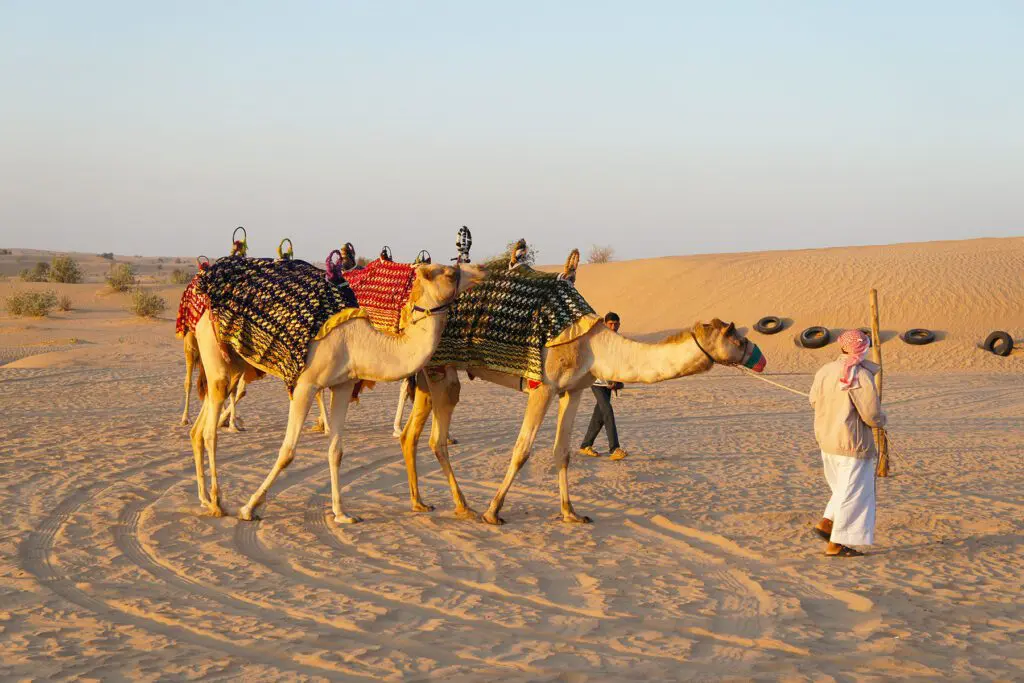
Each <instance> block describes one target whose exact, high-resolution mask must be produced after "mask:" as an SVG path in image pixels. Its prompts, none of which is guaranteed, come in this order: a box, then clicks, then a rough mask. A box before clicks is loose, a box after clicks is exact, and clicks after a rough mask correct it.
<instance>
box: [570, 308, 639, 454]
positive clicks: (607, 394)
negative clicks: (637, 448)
mask: <svg viewBox="0 0 1024 683" xmlns="http://www.w3.org/2000/svg"><path fill="white" fill-rule="evenodd" d="M604 324H605V325H607V326H608V329H610V330H611V331H612V332H618V331H619V324H620V320H619V315H618V314H617V313H608V314H607V315H606V316H605V317H604ZM621 388H622V382H610V381H607V380H603V379H598V380H597V381H596V382H594V384H593V386H592V387H591V389H592V390H593V392H594V398H595V399H596V400H597V404H596V405H595V406H594V414H593V415H592V416H591V418H590V426H589V427H588V428H587V434H586V436H584V437H583V443H582V444H580V453H581V454H582V455H589V456H590V457H592V458H597V457H600V455H601V454H600V453H598V452H597V451H595V450H594V439H596V438H597V435H598V434H599V433H600V432H601V428H602V427H604V430H605V432H606V433H607V434H608V450H609V451H611V456H610V457H611V459H612V460H622V459H623V458H625V457H626V456H628V455H629V453H627V452H626V451H624V450H623V449H622V448H621V447H619V432H618V430H617V429H616V428H615V411H614V410H612V392H613V391H614V392H615V394H616V395H618V393H619V389H621Z"/></svg>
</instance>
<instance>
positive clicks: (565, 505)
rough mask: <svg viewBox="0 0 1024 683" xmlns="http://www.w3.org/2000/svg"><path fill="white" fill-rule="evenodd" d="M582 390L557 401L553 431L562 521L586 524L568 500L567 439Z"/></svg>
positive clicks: (588, 520)
mask: <svg viewBox="0 0 1024 683" xmlns="http://www.w3.org/2000/svg"><path fill="white" fill-rule="evenodd" d="M581 394H582V390H576V391H568V392H566V393H564V394H562V396H561V397H560V398H559V399H558V428H557V430H556V431H555V452H554V461H555V462H557V463H558V492H559V494H560V495H561V498H562V521H563V522H575V523H587V522H590V517H585V516H582V515H577V514H576V511H575V510H573V509H572V501H570V500H569V439H570V438H571V437H572V425H573V423H574V422H575V421H576V410H577V409H578V408H579V407H580V395H581Z"/></svg>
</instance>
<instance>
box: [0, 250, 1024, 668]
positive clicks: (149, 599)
mask: <svg viewBox="0 0 1024 683" xmlns="http://www.w3.org/2000/svg"><path fill="white" fill-rule="evenodd" d="M5 246H7V245H5ZM582 246H585V245H581V247H582ZM296 255H297V256H298V257H299V258H303V257H305V258H309V259H310V260H314V259H319V256H318V255H316V256H314V255H303V254H301V253H297V254H296ZM397 255H399V256H401V254H397ZM51 256H52V254H49V253H44V252H33V251H30V250H20V249H14V250H13V254H10V255H3V256H0V276H7V279H6V280H5V281H3V282H0V299H3V298H6V296H7V295H9V294H10V293H11V292H12V291H15V290H23V289H55V290H57V291H58V292H60V293H66V294H68V295H69V296H70V297H71V299H72V302H73V308H72V310H71V311H68V312H55V313H52V314H51V315H50V316H48V317H46V318H39V319H35V318H13V317H10V316H9V315H8V314H7V313H6V312H3V313H0V416H2V417H0V506H2V509H3V510H4V514H3V522H2V524H0V576H2V581H0V677H2V678H4V679H11V680H18V679H51V678H57V679H69V678H75V679H83V680H90V679H92V680H100V679H102V680H118V679H132V680H156V679H166V678H170V679H199V678H204V679H205V678H211V679H283V678H288V679H300V680H322V679H334V680H360V679H386V680H412V681H416V680H428V679H441V680H452V681H481V680H483V681H493V680H502V681H535V680H537V681H556V680H557V681H574V682H582V681H605V680H608V681H617V680H680V679H697V680H704V679H714V680H721V679H726V680H750V679H756V680H792V681H797V680H888V679H892V678H896V677H917V678H926V679H935V678H939V677H948V678H952V679H959V680H979V679H980V680H1000V679H1001V680H1019V679H1020V676H1021V673H1020V672H1021V671H1022V670H1024V650H1022V648H1021V642H1022V637H1024V636H1022V629H1024V607H1022V606H1021V605H1022V601H1021V589H1020V582H1021V560H1020V557H1021V545H1022V538H1024V536H1022V534H1024V497H1022V491H1024V419H1022V418H1024V392H1022V391H1021V386H1022V383H1021V374H1022V372H1024V352H1022V351H1021V349H1020V348H1017V349H1016V350H1015V351H1014V352H1013V353H1012V354H1011V356H1009V357H1007V358H999V357H996V356H994V355H992V354H990V353H987V352H985V351H983V350H982V349H980V348H978V344H979V343H980V342H981V341H982V340H983V339H984V338H985V336H986V335H987V334H988V333H989V332H991V331H993V330H997V329H1002V330H1007V331H1009V332H1010V333H1011V334H1012V335H1013V336H1014V338H1015V339H1016V340H1017V343H1018V345H1019V344H1020V342H1021V337H1022V336H1024V305H1022V303H1024V279H1022V276H1021V272H1022V265H1024V238H1013V239H991V240H971V241H959V242H934V243H922V244H905V245H895V246H885V247H863V248H840V249H827V250H807V251H791V252H767V253H749V254H726V255H712V256H686V257H667V258H661V259H652V260H643V261H629V262H621V263H614V262H613V263H609V264H604V265H594V266H583V267H582V268H581V270H580V274H579V279H578V283H577V284H578V287H579V288H580V290H581V291H582V292H583V294H584V295H585V296H586V297H587V299H588V300H589V301H590V302H591V304H593V305H594V307H595V308H596V309H598V311H599V312H602V313H603V312H604V311H606V310H608V309H614V310H616V311H617V312H618V313H620V315H621V316H622V319H623V329H622V331H623V333H625V334H627V335H629V336H634V337H637V338H641V339H656V338H658V337H660V336H663V335H667V334H668V333H670V332H671V331H674V330H677V329H679V328H681V327H685V326H688V325H689V324H690V323H692V322H693V321H695V320H697V319H709V318H711V317H716V316H717V317H720V318H723V319H726V320H733V321H735V322H736V324H737V326H738V327H739V328H740V329H741V331H744V332H746V333H747V334H748V335H749V336H750V338H751V339H753V340H754V341H756V342H757V343H758V344H759V345H760V346H761V347H762V348H763V349H764V351H765V353H766V355H767V357H768V368H767V376H768V377H769V378H771V379H774V380H776V381H779V382H782V383H784V384H787V385H789V386H792V387H794V388H796V389H798V390H800V391H806V390H807V388H808V387H809V386H810V382H811V373H813V371H814V370H815V369H816V368H817V367H818V366H820V365H821V364H822V363H824V362H826V361H827V360H830V359H831V358H833V357H834V356H835V355H836V354H837V353H838V350H837V349H836V347H835V344H832V345H830V346H828V347H826V348H825V349H821V350H815V351H811V350H806V349H801V348H799V347H798V346H797V345H796V344H795V341H794V337H795V335H796V334H798V333H799V331H800V330H802V329H803V328H805V327H808V326H810V325H824V326H827V327H829V328H832V329H834V330H840V329H844V328H846V327H853V326H861V325H866V324H868V306H867V302H868V296H867V291H868V288H869V287H871V286H875V287H877V288H878V290H879V296H880V300H881V314H882V328H883V330H884V333H883V341H884V343H883V347H882V348H883V355H884V363H885V370H886V374H885V380H884V382H885V384H884V392H885V394H884V398H883V403H884V405H885V407H886V410H887V412H888V414H889V417H890V425H891V431H890V433H891V436H892V439H893V444H894V453H893V462H892V465H893V474H892V476H890V477H889V478H886V479H879V480H878V481H877V486H878V496H879V511H878V526H877V534H876V545H875V546H874V547H873V548H871V549H869V552H868V555H867V556H866V557H862V558H850V559H829V558H826V557H824V556H823V550H824V543H823V542H822V541H820V540H819V539H817V537H816V536H814V535H813V534H812V532H811V525H812V524H813V523H814V522H815V521H817V519H818V517H819V515H820V513H821V511H822V509H823V508H824V505H825V502H826V500H827V498H828V495H827V487H826V485H825V482H824V479H823V476H822V473H821V461H820V456H819V454H818V451H817V450H816V447H815V443H814V438H813V433H812V414H811V411H810V408H809V406H808V404H807V401H806V399H804V398H803V397H801V396H797V395H794V394H791V393H788V392H785V391H782V390H780V389H777V388H775V387H771V386H769V385H766V384H763V383H761V382H757V381H755V380H753V379H750V378H749V377H746V376H743V375H741V374H739V373H738V372H736V371H733V370H730V369H727V368H716V369H714V370H713V371H712V372H710V373H707V374H705V375H701V376H698V377H692V378H686V379H680V380H675V381H671V382H666V383H663V384H660V385H653V386H628V387H627V388H626V390H625V391H623V392H622V395H621V396H620V398H619V399H618V400H617V401H616V402H615V409H616V412H617V416H618V421H619V428H620V432H621V434H622V438H623V442H624V446H625V447H626V448H627V449H629V450H630V451H631V452H632V453H633V455H632V457H630V458H628V459H626V460H624V461H621V462H611V461H609V460H608V459H607V458H602V459H599V460H598V459H589V458H578V457H576V456H574V457H573V463H572V467H571V469H570V478H571V486H572V494H573V499H574V502H575V504H576V508H577V510H578V511H579V512H580V513H582V514H588V515H590V516H591V517H593V518H594V523H593V524H591V525H585V526H583V525H565V524H562V523H561V522H560V521H557V520H558V515H557V513H558V488H557V482H556V480H555V475H554V471H553V468H552V462H551V456H550V451H549V449H550V445H551V443H552V441H553V438H554V434H553V427H552V425H553V422H554V421H553V419H551V415H549V419H548V422H547V424H546V425H545V428H544V429H543V430H542V432H541V435H540V437H539V439H538V449H537V451H536V452H535V454H534V456H533V458H532V459H531V461H530V462H529V463H528V464H527V465H526V467H525V468H524V469H523V471H522V472H521V474H520V476H519V478H518V480H517V483H516V485H515V486H514V487H513V489H512V491H511V493H510V495H509V498H508V500H507V503H506V506H505V508H504V510H503V516H504V518H505V519H506V520H507V522H508V523H507V524H506V525H505V526H504V527H500V528H493V527H489V526H487V525H484V524H482V523H479V522H471V521H463V520H458V519H455V518H454V517H453V515H452V503H451V500H450V497H449V494H448V489H447V485H446V482H445V480H444V479H443V477H442V476H441V473H440V471H439V468H438V467H437V464H436V462H435V461H434V459H433V457H432V456H431V455H430V454H429V449H427V448H426V447H425V444H421V452H420V477H421V486H422V490H423V495H424V498H425V499H426V500H427V502H429V503H433V504H434V505H436V506H437V509H436V510H434V511H433V512H430V513H412V512H410V511H409V510H408V492H407V485H406V480H405V473H404V468H403V464H402V458H401V453H400V450H399V448H398V445H397V443H396V441H395V440H394V439H392V437H391V421H392V418H393V415H394V408H395V401H396V400H397V386H396V385H393V384H392V385H380V386H378V387H377V388H376V389H375V390H374V391H372V392H370V393H369V394H368V395H366V396H365V397H364V398H363V400H362V401H361V402H360V404H359V405H357V406H355V407H353V409H352V410H351V411H350V413H349V422H348V424H349V429H348V433H347V435H346V455H345V458H344V461H343V462H342V476H343V483H344V486H345V488H344V490H343V495H344V496H345V503H346V510H347V511H348V512H349V513H351V514H356V515H359V516H361V517H362V518H363V519H364V520H365V521H364V522H363V523H362V524H357V525H354V526H346V527H339V526H336V525H335V524H334V523H333V522H332V521H331V519H330V516H329V515H328V514H327V513H328V512H329V508H330V502H329V495H330V494H329V491H330V487H329V480H328V472H327V464H326V457H325V455H326V439H325V438H324V437H323V435H322V434H316V433H312V432H307V433H305V434H304V435H303V437H302V440H301V441H300V443H299V449H298V455H297V458H296V461H295V463H294V464H293V465H292V467H291V468H289V469H288V470H287V471H286V472H285V474H284V475H282V477H281V478H280V479H279V480H278V483H277V485H276V486H275V487H274V489H273V490H272V491H271V494H270V498H269V500H268V504H267V505H266V507H265V508H264V509H263V511H262V513H263V516H264V518H263V520H261V521H258V522H254V523H246V522H240V521H238V520H237V519H235V518H233V517H224V518H211V517H208V516H205V515H203V514H201V513H200V510H199V505H198V501H197V498H196V490H195V479H194V468H193V463H192V455H191V450H190V446H189V442H188V427H183V426H181V425H179V424H178V418H179V416H180V413H181V402H182V398H183V390H182V389H183V387H182V382H183V377H184V364H183V359H182V351H181V342H180V341H179V340H177V339H175V337H174V315H175V312H176V308H177V300H178V297H179V296H180V293H181V291H182V289H183V287H182V286H180V285H179V286H175V285H169V284H165V280H166V275H167V274H168V273H169V271H170V270H171V269H173V268H174V267H183V266H182V265H177V264H175V263H174V258H173V257H170V258H165V259H164V260H163V262H160V261H158V260H157V259H156V258H145V259H142V258H135V257H127V256H118V257H117V259H118V260H122V261H129V262H133V263H135V264H137V265H138V266H139V268H140V271H141V272H142V274H143V275H144V281H145V286H146V287H147V288H149V289H152V290H154V291H157V292H158V293H160V294H161V295H162V296H164V297H165V298H166V299H167V302H168V308H167V310H166V311H165V312H164V313H163V314H162V315H161V316H159V317H158V318H157V319H156V320H144V319H139V318H136V317H134V316H133V315H131V314H130V313H128V312H126V311H125V310H124V307H125V305H126V303H127V299H128V297H127V296H126V295H123V294H113V293H110V292H109V291H107V290H106V288H105V286H104V285H103V283H102V274H103V272H104V270H105V269H106V267H107V265H108V263H109V262H108V261H107V260H105V259H101V258H99V257H96V256H95V255H75V256H76V258H79V259H80V260H81V262H82V264H83V266H84V267H86V269H87V275H88V278H87V282H86V283H84V284H78V285H52V284H26V283H22V282H21V281H19V280H17V278H16V274H17V273H18V272H19V271H20V270H21V269H22V268H26V267H30V266H31V265H32V264H33V263H34V262H35V261H37V260H47V261H48V260H49V259H50V257H51ZM551 260H552V261H554V260H557V259H556V258H554V257H552V258H551ZM182 261H183V263H189V262H191V259H190V258H189V259H186V258H184V257H182ZM158 266H162V267H159V268H158ZM763 315H778V316H781V317H784V318H786V319H787V320H788V321H789V327H788V328H787V329H786V330H785V331H784V332H782V333H780V334H778V335H774V336H771V337H769V336H765V335H761V334H759V333H757V332H754V331H753V330H752V325H753V323H754V322H755V321H756V320H757V319H758V318H760V317H761V316H763ZM909 327H927V328H931V329H933V330H935V331H936V332H937V335H938V341H936V342H935V343H934V344H931V345H929V346H924V347H911V346H908V345H906V344H905V343H904V342H903V341H902V340H901V339H899V337H898V336H897V333H899V332H902V331H903V330H905V329H907V328H909ZM286 403H287V395H286V393H285V390H284V388H283V386H282V384H281V382H279V381H278V380H274V379H267V380H263V381H261V382H258V383H256V384H254V385H252V386H251V387H250V389H249V395H248V396H247V397H246V399H245V400H244V401H243V402H242V404H241V405H240V407H239V414H240V415H241V417H242V419H243V421H244V424H245V426H246V428H247V431H245V432H242V433H237V434H236V433H226V432H222V433H221V436H220V440H219V453H220V457H219V458H218V465H219V468H218V469H219V475H220V481H221V486H222V500H223V502H224V504H225V507H226V509H227V510H228V512H229V514H230V513H233V512H234V511H235V510H237V508H238V507H239V506H240V505H241V504H242V503H244V502H245V499H246V497H247V496H248V495H249V494H250V493H251V492H252V491H253V490H254V489H255V488H256V486H257V485H258V483H259V481H261V480H262V478H263V476H264V475H265V474H266V472H267V471H268V470H269V468H270V465H271V463H272V462H273V460H274V458H275V456H276V453H277V448H278V446H279V444H280V439H281V438H282V436H283V431H284V426H285V423H286V411H287V407H286ZM524 405H525V399H524V397H523V396H522V395H520V394H516V393H513V392H509V391H507V390H503V389H500V388H497V387H494V386H491V385H487V384H483V383H481V382H472V383H471V382H466V383H464V385H463V390H462V402H461V403H460V406H459V409H458V410H457V412H456V414H455V418H454V426H453V431H454V433H455V435H456V436H457V437H458V438H459V440H460V443H459V444H458V445H457V446H454V447H452V453H453V458H452V463H453V466H454V468H455V471H456V474H457V475H458V477H459V480H460V482H461V483H462V485H463V487H464V490H465V492H466V494H467V496H468V497H469V499H470V502H471V504H473V505H474V506H475V507H476V508H477V509H478V510H482V509H484V508H485V507H486V504H487V502H488V501H489V500H490V498H491V496H492V495H493V492H494V490H495V488H496V487H497V485H498V483H499V481H500V480H501V477H502V476H503V474H504V471H505V468H506V466H507V462H508V456H509V452H510V449H511V446H512V444H513V442H514V440H515V436H516V432H517V430H518V425H519V422H520V420H521V417H522V411H523V408H524ZM592 405H593V401H592V399H591V398H590V397H589V396H588V397H585V398H584V402H583V405H582V408H581V412H580V416H579V418H578V419H577V424H576V429H575V435H574V439H573V440H574V442H575V443H578V442H579V440H580V438H581V436H582V432H583V431H584V429H585V426H586V421H587V419H588V418H589V413H590V410H591V409H592ZM197 411H198V403H194V404H193V406H192V415H193V416H195V414H196V412H197ZM312 422H313V416H310V418H309V420H308V423H307V426H312ZM424 441H425V440H424ZM597 446H598V448H599V449H604V447H605V441H604V437H603V436H601V437H599V438H598V442H597Z"/></svg>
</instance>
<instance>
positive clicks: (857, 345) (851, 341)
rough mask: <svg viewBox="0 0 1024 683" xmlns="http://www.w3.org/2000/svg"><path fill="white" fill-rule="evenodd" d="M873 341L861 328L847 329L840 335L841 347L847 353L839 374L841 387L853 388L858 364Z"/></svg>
mask: <svg viewBox="0 0 1024 683" xmlns="http://www.w3.org/2000/svg"><path fill="white" fill-rule="evenodd" d="M870 346H871V343H870V342H869V341H868V336H867V335H866V334H864V333H863V332H861V331H860V330H847V331H846V332H843V333H842V334H841V335H839V349H840V350H841V351H842V352H843V353H844V354H846V356H845V357H844V358H843V372H842V374H841V375H840V376H839V388H840V389H844V390H845V389H852V388H853V387H854V379H855V378H856V376H857V366H859V365H860V363H861V361H862V360H864V355H865V354H866V353H867V352H868V348H869V347H870Z"/></svg>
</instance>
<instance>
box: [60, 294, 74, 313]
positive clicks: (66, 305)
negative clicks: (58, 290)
mask: <svg viewBox="0 0 1024 683" xmlns="http://www.w3.org/2000/svg"><path fill="white" fill-rule="evenodd" d="M57 310H58V311H70V310H71V297H70V296H68V295H67V294H61V295H60V296H59V297H57Z"/></svg>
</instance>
